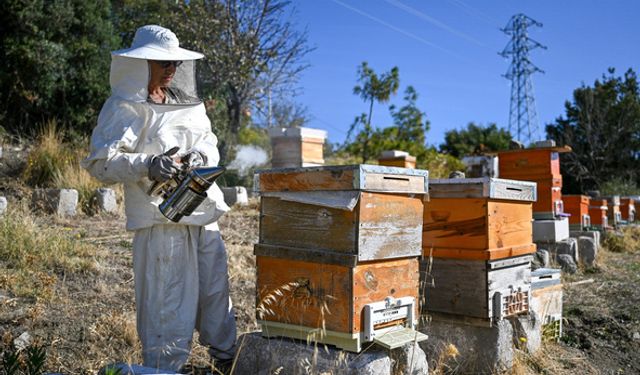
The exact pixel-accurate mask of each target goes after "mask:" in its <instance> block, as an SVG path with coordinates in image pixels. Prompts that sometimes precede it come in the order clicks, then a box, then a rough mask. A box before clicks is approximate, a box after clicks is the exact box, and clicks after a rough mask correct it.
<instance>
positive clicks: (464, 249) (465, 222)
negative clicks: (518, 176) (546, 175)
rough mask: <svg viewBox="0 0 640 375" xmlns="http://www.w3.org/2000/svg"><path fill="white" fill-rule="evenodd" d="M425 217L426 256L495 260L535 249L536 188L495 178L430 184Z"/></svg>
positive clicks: (431, 182)
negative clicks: (534, 207) (532, 207)
mask: <svg viewBox="0 0 640 375" xmlns="http://www.w3.org/2000/svg"><path fill="white" fill-rule="evenodd" d="M429 196H430V200H429V202H426V203H425V209H424V216H423V220H424V223H423V236H422V249H423V255H424V256H425V257H430V256H433V257H437V258H456V259H473V260H494V259H501V258H507V257H512V256H516V255H523V254H529V253H533V252H535V251H536V246H535V244H533V241H532V220H533V219H532V213H531V204H532V202H533V201H535V199H536V189H535V184H534V183H531V182H525V181H515V180H505V179H498V178H489V177H485V178H465V179H442V180H431V181H430V182H429Z"/></svg>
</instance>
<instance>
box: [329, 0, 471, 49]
mask: <svg viewBox="0 0 640 375" xmlns="http://www.w3.org/2000/svg"><path fill="white" fill-rule="evenodd" d="M331 1H333V2H334V3H336V4H338V5H340V6H342V7H344V8H347V9H349V10H351V11H352V12H355V13H358V14H359V15H361V16H363V17H366V18H368V19H370V20H372V21H375V22H377V23H379V24H381V25H384V26H386V27H388V28H390V29H392V30H393V31H396V32H398V33H400V34H403V35H405V36H408V37H409V38H412V39H415V40H417V41H418V42H420V43H423V44H426V45H428V46H430V47H433V48H437V49H439V50H441V51H443V52H446V53H448V54H450V55H452V56H455V57H457V58H461V57H460V56H458V55H457V54H455V53H453V52H452V51H450V50H448V49H446V48H444V47H441V46H439V45H437V44H435V43H433V42H430V41H428V40H426V39H424V38H422V37H419V36H418V35H415V34H413V33H410V32H408V31H405V30H403V29H401V28H399V27H396V26H394V25H392V24H390V23H388V22H386V21H383V20H381V19H380V18H377V17H375V16H373V15H371V14H369V13H367V12H365V11H363V10H360V9H358V8H355V7H353V6H351V5H348V4H345V3H343V2H342V1H340V0H331Z"/></svg>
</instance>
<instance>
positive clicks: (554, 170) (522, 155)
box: [498, 146, 571, 220]
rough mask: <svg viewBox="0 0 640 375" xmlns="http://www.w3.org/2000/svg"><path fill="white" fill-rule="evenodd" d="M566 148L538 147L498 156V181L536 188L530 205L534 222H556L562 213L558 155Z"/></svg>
mask: <svg viewBox="0 0 640 375" xmlns="http://www.w3.org/2000/svg"><path fill="white" fill-rule="evenodd" d="M569 151H571V148H569V147H566V146H565V147H541V148H529V149H521V150H510V151H503V152H500V153H499V154H498V162H499V169H500V177H501V178H509V179H514V180H524V181H533V182H535V183H537V185H538V200H537V201H536V202H535V203H534V204H533V217H534V218H535V219H551V220H553V219H555V218H556V217H557V216H558V215H560V214H562V213H563V212H564V210H563V204H562V175H561V174H560V156H559V154H560V153H563V152H569Z"/></svg>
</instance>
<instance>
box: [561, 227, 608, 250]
mask: <svg viewBox="0 0 640 375" xmlns="http://www.w3.org/2000/svg"><path fill="white" fill-rule="evenodd" d="M569 235H570V236H571V237H572V238H580V237H589V238H592V239H593V241H594V243H595V244H596V246H597V247H598V249H600V245H601V242H600V241H601V238H602V236H601V233H600V231H597V230H580V231H578V230H576V231H571V233H569Z"/></svg>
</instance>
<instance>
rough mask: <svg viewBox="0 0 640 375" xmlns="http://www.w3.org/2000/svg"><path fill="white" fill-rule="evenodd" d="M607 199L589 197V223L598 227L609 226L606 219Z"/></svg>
mask: <svg viewBox="0 0 640 375" xmlns="http://www.w3.org/2000/svg"><path fill="white" fill-rule="evenodd" d="M607 210H608V205H607V200H606V199H597V198H591V202H590V203H589V217H590V218H591V225H592V226H594V227H597V228H600V229H605V228H607V227H608V226H609V223H608V219H607Z"/></svg>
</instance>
